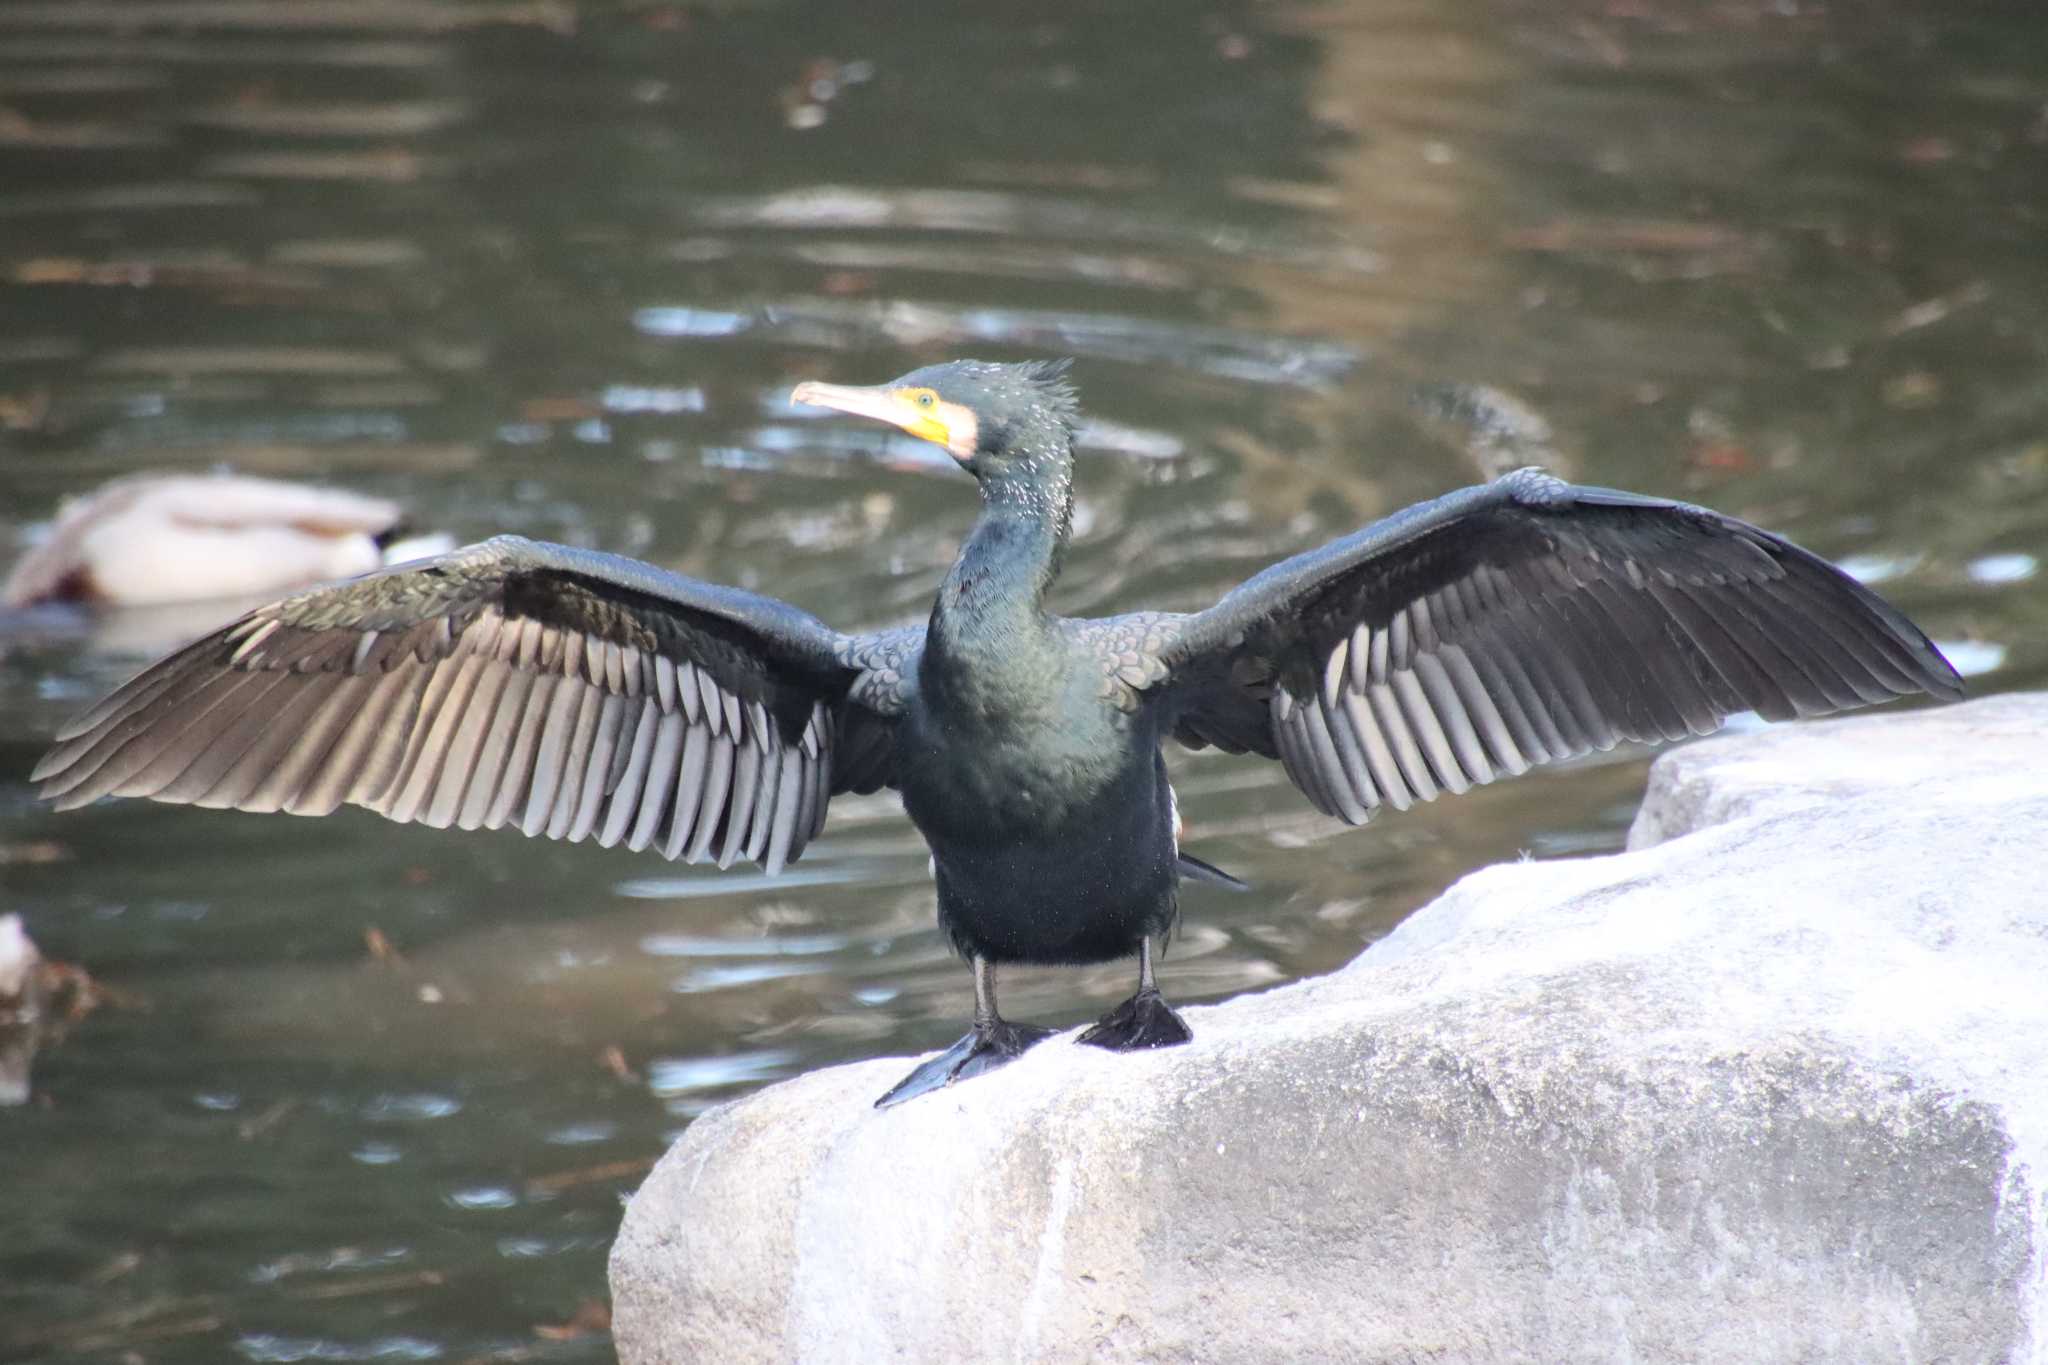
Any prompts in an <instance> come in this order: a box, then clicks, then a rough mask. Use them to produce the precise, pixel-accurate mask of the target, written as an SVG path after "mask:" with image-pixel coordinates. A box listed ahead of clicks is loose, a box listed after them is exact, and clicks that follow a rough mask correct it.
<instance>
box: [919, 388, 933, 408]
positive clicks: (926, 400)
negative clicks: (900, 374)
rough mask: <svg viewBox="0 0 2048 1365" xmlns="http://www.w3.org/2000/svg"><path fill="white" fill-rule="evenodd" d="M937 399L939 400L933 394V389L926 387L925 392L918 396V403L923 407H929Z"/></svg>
mask: <svg viewBox="0 0 2048 1365" xmlns="http://www.w3.org/2000/svg"><path fill="white" fill-rule="evenodd" d="M937 401H938V400H937V399H936V398H934V397H933V396H932V391H931V390H930V389H926V390H925V391H924V392H923V393H921V394H919V395H918V396H917V405H918V406H919V407H921V408H928V407H930V406H931V405H932V404H933V403H935V402H937Z"/></svg>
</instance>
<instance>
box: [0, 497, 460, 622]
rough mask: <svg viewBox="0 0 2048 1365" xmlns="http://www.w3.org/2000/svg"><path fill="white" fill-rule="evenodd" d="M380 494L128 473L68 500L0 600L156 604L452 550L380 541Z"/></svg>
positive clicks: (315, 578)
mask: <svg viewBox="0 0 2048 1365" xmlns="http://www.w3.org/2000/svg"><path fill="white" fill-rule="evenodd" d="M402 516H403V510H402V509H401V508H400V507H399V506H398V504H397V503H395V502H391V501H388V500H387V499H384V498H371V497H365V496H363V495H362V494H360V493H350V492H347V491H344V490H342V489H338V488H318V487H312V486H308V485H304V484H295V483H285V482H283V481H281V480H277V479H252V478H245V477H243V476H241V475H236V474H138V475H135V476H133V477H130V478H125V479H117V480H115V481H114V482H112V483H109V484H106V485H105V486H103V487H101V488H99V489H97V490H95V491H94V492H92V493H89V494H87V495H86V496H84V497H81V498H77V499H75V500H73V501H70V502H67V503H66V504H65V505H64V506H63V507H62V508H61V509H60V510H59V512H58V514H57V520H56V522H55V523H54V524H53V525H52V526H51V527H50V528H49V531H48V532H47V534H46V535H45V536H44V538H43V540H42V542H41V543H40V544H38V545H36V546H35V547H34V548H33V549H31V550H30V551H29V552H28V554H27V555H25V556H24V557H23V558H22V560H21V562H20V563H18V564H16V565H15V566H14V571H13V572H12V573H10V574H9V575H8V576H7V581H6V584H5V585H4V586H0V604H4V605H6V606H10V607H25V606H31V605H34V604H37V603H42V602H83V603H90V604H96V605H103V606H114V607H140V606H161V605H165V604H169V603H174V602H202V601H211V600H215V599H225V598H244V597H249V596H252V595H255V594H271V593H278V592H288V591H290V590H292V589H294V588H302V587H306V586H309V585H311V584H314V583H323V582H326V581H328V580H330V579H336V578H349V577H353V576H354V575H356V574H361V573H367V572H369V571H370V570H371V569H375V568H378V567H379V566H381V565H384V564H389V563H397V562H400V561H402V560H405V559H416V558H419V557H421V556H423V555H428V554H434V553H438V552H440V551H443V550H446V549H450V548H452V541H451V540H450V538H449V537H446V536H420V537H410V538H407V539H403V540H391V539H390V536H391V534H392V532H393V531H394V530H395V529H396V528H397V527H398V525H399V522H400V520H401V518H402Z"/></svg>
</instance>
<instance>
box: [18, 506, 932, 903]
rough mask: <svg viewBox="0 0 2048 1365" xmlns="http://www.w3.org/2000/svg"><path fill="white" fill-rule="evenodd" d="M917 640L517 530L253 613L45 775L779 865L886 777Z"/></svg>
mask: <svg viewBox="0 0 2048 1365" xmlns="http://www.w3.org/2000/svg"><path fill="white" fill-rule="evenodd" d="M917 635H918V639H917V640H916V641H911V640H907V639H904V638H902V636H903V632H884V633H881V634H876V635H865V636H846V635H842V634H840V633H839V632H837V631H834V630H832V629H830V628H829V627H827V626H826V625H824V624H823V623H822V622H820V621H818V620H817V619H816V618H814V617H812V616H810V615H808V614H807V613H804V612H802V611H799V610H797V609H796V608H794V607H791V606H789V605H788V604H786V603H783V602H779V601H776V600H774V599H773V598H768V597H762V596H759V595H756V594H753V593H747V592H742V591H740V590H738V589H733V588H725V587H720V586H717V585H715V584H710V583H703V582H700V581H698V580H696V579H691V578H685V577H682V576H681V575H678V574H671V573H666V572H663V571H662V570H659V569H655V568H653V567H651V566H649V565H646V564H641V563H638V562H636V561H633V560H629V559H623V558H619V557H617V556H612V555H604V554H596V553H592V552H589V551H583V550H575V549H571V548H568V547H566V546H560V545H548V544H543V543H539V542H534V541H528V540H523V539H520V538H518V537H515V536H500V537H498V538H496V539H494V540H490V541H486V542H484V543H482V544H480V545H474V546H470V547H468V548H467V549H463V550H458V551H455V552H454V553H452V554H448V555H442V556H439V557H437V558H434V559H427V560H421V561H419V562H417V563H414V564H408V565H400V566H398V567H396V568H393V569H388V570H385V571H383V572H380V573H375V574H371V575H368V576H366V577H364V578H359V579H354V580H351V581H349V582H345V583H341V584H337V585H334V586H330V587H325V588H317V589H314V590H311V591H308V592H304V593H299V594H297V595H295V596H292V597H287V598H284V599H283V600H281V601H278V602H274V603H271V604H270V605H268V606H264V607H259V608H257V609H256V610H255V611H253V612H250V613H249V614H248V615H246V616H244V617H242V618H241V619H240V620H239V621H236V622H235V623H233V624H232V625H229V626H227V627H224V628H223V629H221V630H218V631H216V632H214V633H213V634H211V635H209V636H207V637H205V638H204V639H201V640H199V641H198V642H196V643H194V644H192V645H188V646H186V647H185V648H184V649H182V650H179V651H178V652H177V653H175V654H172V655H171V656H169V657H168V658H165V659H163V660H160V661H158V662H157V663H155V664H153V665H151V666H150V667H149V668H147V669H144V670H143V671H142V673H141V674H139V675H138V676H136V677H135V678H134V679H133V680H131V681H130V682H128V683H127V684H126V685H125V686H123V687H121V688H120V689H119V690H117V691H116V692H114V693H113V694H112V695H111V696H109V697H107V698H106V699H105V700H103V701H101V702H100V703H99V704H98V705H96V706H94V707H93V708H92V709H91V710H89V711H87V712H86V713H85V714H84V715H82V716H80V717H78V718H77V719H75V720H74V721H72V722H71V723H70V724H69V725H67V726H66V727H65V728H64V729H63V730H62V731H61V732H60V733H59V736H58V740H59V742H58V743H57V745H56V746H55V747H54V748H52V749H51V751H50V752H49V753H48V754H47V755H46V756H45V757H44V758H43V760H42V762H41V763H40V764H38V765H37V767H36V770H35V774H34V776H35V779H36V780H37V781H39V782H40V783H41V784H42V795H43V796H44V797H46V798H50V799H54V800H55V801H56V803H57V804H58V806H59V807H60V808H65V807H71V806H79V805H83V804H85V803H87V802H89V801H92V800H94V799H96V798H98V797H101V796H145V797H150V798H153V799H155V800H159V801H171V802H180V803H189V804H193V805H201V806H212V807H233V808H236V809H240V810H253V811H277V810H283V811H289V812H291V813H293V814H299V815H322V814H325V813H327V812H329V811H331V810H333V809H335V807H337V806H339V805H341V804H343V803H344V802H346V803H349V804H353V805H358V806H364V807H367V808H369V809H371V810H374V811H377V812H378V813H379V814H382V815H384V816H386V817H388V818H390V819H393V820H399V821H416V822H418V823H421V824H427V825H433V826H436V827H445V826H448V825H451V824H453V825H457V826H460V827H461V828H464V829H475V828H479V827H483V828H490V829H495V828H498V827H500V826H502V825H506V824H513V825H516V826H517V827H518V828H519V829H520V830H522V831H523V832H525V833H526V834H529V835H533V834H545V835H547V836H548V837H550V838H567V839H571V840H577V839H583V838H586V837H589V836H592V835H594V836H595V837H596V838H597V841H598V842H599V843H600V844H602V845H604V846H606V847H610V846H612V845H613V844H617V843H621V842H623V843H624V844H625V845H626V846H627V847H629V848H633V849H643V848H648V847H654V848H657V849H658V850H659V851H660V852H661V853H662V855H663V856H665V857H668V858H684V859H687V860H688V861H691V862H696V861H699V860H701V859H705V858H716V859H717V860H718V862H719V865H720V866H726V865H729V864H730V863H731V862H732V861H733V860H734V859H736V858H739V857H742V856H744V857H746V858H749V859H751V860H754V861H757V862H760V863H762V864H764V865H765V866H766V867H767V869H768V870H769V871H770V872H775V871H779V870H780V869H781V868H782V866H783V865H784V864H785V863H786V862H788V861H789V860H791V859H793V858H795V857H796V856H797V855H798V854H799V853H801V852H802V850H803V848H804V845H805V844H806V843H807V842H809V840H810V839H811V838H812V837H813V836H815V835H816V834H817V832H818V830H819V829H821V828H822V827H823V824H824V819H825V807H826V803H827V801H828V800H829V799H830V797H831V796H832V794H833V793H834V792H835V791H843V790H872V789H873V787H874V786H876V785H880V784H881V783H882V782H885V781H887V780H888V778H889V776H890V774H889V772H888V764H889V755H890V752H891V748H892V745H891V740H892V735H893V724H894V714H895V712H896V711H897V710H900V708H901V700H902V693H901V685H900V677H901V675H900V673H892V671H891V670H892V669H898V668H900V667H901V666H903V665H904V663H905V660H906V659H907V658H913V657H914V654H915V648H916V646H917V645H918V644H919V643H921V639H922V632H921V631H919V632H917ZM892 678H894V679H895V681H892ZM842 736H846V737H848V738H850V739H852V740H853V741H854V743H853V744H852V745H851V748H850V752H848V753H847V754H845V755H843V756H842V754H841V752H840V750H841V744H842ZM846 760H851V761H850V762H848V761H846Z"/></svg>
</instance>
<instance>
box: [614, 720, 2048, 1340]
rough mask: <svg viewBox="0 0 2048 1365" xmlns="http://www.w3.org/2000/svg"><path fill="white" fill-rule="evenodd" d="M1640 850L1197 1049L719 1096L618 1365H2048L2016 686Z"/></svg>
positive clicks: (1671, 787) (1514, 878)
mask: <svg viewBox="0 0 2048 1365" xmlns="http://www.w3.org/2000/svg"><path fill="white" fill-rule="evenodd" d="M1681 836H1683V837H1681ZM1366 837H1370V836H1369V835H1368V836H1366ZM1631 846H1632V850H1631V851H1630V852H1628V853H1625V854H1621V855H1617V856H1614V857H1605V858H1588V859H1583V860H1576V861H1560V862H1544V863H1521V864H1515V865H1510V866H1502V867H1491V868H1487V869H1485V870H1483V871H1480V872H1477V873H1474V874H1473V875H1471V876H1469V877H1466V878H1465V879H1464V880H1462V881H1460V882H1459V883H1458V884H1457V885H1455V886H1454V887H1452V888H1451V889H1450V891H1448V892H1447V893H1445V895H1444V896H1442V897H1441V898H1440V899H1438V900H1437V901H1436V902H1435V903H1433V904H1431V905H1430V906H1428V907H1426V908H1425V909H1423V910H1421V911H1419V912H1417V913H1416V914H1415V915H1414V916H1412V917H1411V918H1410V919H1408V920H1407V921H1406V922H1405V923H1404V924H1402V925H1401V927H1400V928H1399V929H1397V930H1396V931H1395V932H1394V933H1393V934H1391V935H1390V936H1388V937H1387V938H1386V939H1385V940H1383V941H1382V942H1380V943H1378V944H1375V945H1374V946H1373V947H1372V948H1371V949H1370V950H1369V951H1367V952H1366V953H1365V954H1364V955H1362V956H1361V957H1360V958H1359V959H1358V960H1357V961H1355V962H1354V963H1352V964H1351V965H1350V966H1349V967H1347V968H1345V969H1344V970H1342V971H1340V972H1337V973H1335V974H1334V975H1332V976H1329V977H1324V978H1321V979H1317V980H1313V981H1307V982H1302V983H1299V984H1296V985H1293V986H1289V987H1285V988H1282V989H1278V990H1274V991H1270V992H1267V993H1265V994H1263V995H1258V996H1253V997H1247V998H1242V999H1238V1000H1233V1001H1230V1002H1228V1003H1226V1004H1223V1005H1219V1006H1215V1007H1213V1008H1205V1009H1191V1010H1189V1011H1187V1015H1188V1019H1189V1022H1190V1023H1191V1024H1192V1025H1193V1027H1194V1030H1195V1041H1194V1043H1192V1044H1191V1045H1189V1046H1187V1047H1184V1048H1178V1049H1173V1050H1170V1051H1165V1052H1159V1053H1152V1054H1147V1055H1133V1056H1111V1055H1107V1054H1104V1053H1101V1052H1098V1051H1096V1050H1094V1049H1090V1048H1082V1047H1076V1046H1074V1045H1073V1044H1072V1041H1071V1038H1067V1039H1059V1040H1054V1041H1052V1042H1049V1043H1047V1044H1045V1045H1043V1046H1041V1047H1040V1048H1038V1049H1036V1050H1035V1051H1033V1052H1032V1053H1030V1054H1029V1055H1028V1056H1026V1057H1025V1058H1024V1059H1023V1060H1022V1061H1020V1062H1018V1063H1017V1064H1015V1065H1014V1066H1012V1067H1010V1068H1008V1069H1007V1070H1006V1071H1004V1072H1001V1073H998V1074H997V1075H994V1076H991V1077H987V1078H984V1079H980V1080H976V1081H973V1082H970V1083H967V1084H964V1085H961V1086H958V1087H955V1088H953V1089H951V1090H947V1091H944V1092H941V1093H940V1094H937V1095H933V1096H929V1097H926V1098H923V1099H919V1100H916V1101H914V1102H912V1103H910V1104H907V1105H904V1106H902V1107H901V1108H898V1109H892V1110H890V1111H887V1112H877V1111H876V1110H874V1109H873V1108H871V1107H870V1105H871V1102H872V1100H873V1099H874V1097H875V1096H876V1095H877V1094H878V1093H880V1092H881V1091H882V1090H883V1089H885V1088H886V1087H887V1086H888V1085H889V1084H890V1083H891V1082H892V1081H894V1080H895V1079H896V1078H897V1077H899V1076H900V1075H901V1074H902V1073H903V1071H904V1069H905V1063H904V1062H903V1061H902V1060H901V1059H889V1060H885V1061H874V1062H867V1063H862V1064H859V1065H855V1066H847V1067H840V1068H837V1069H834V1070H830V1071H824V1072H819V1073H815V1074H812V1075H809V1076H804V1077H801V1078H799V1079H797V1080H793V1081H789V1082H787V1083H784V1084H781V1085H776V1086H772V1087H770V1088H768V1089H767V1090H764V1091H762V1092H760V1093H758V1094H755V1095H753V1096H751V1097H749V1098H747V1099H744V1100H742V1101H739V1102H738V1103H735V1104H731V1105H728V1106H725V1107H723V1108H720V1109H717V1110H714V1111H712V1112H711V1113H709V1114H707V1115H705V1116H704V1117H703V1118H701V1119H700V1120H698V1122H697V1123H696V1124H695V1125H693V1126H692V1127H691V1128H690V1130H689V1131H688V1132H687V1133H686V1134H685V1135H684V1136H683V1138H682V1139H681V1140H680V1141H679V1142H678V1143H677V1144H676V1146H675V1147H674V1149H673V1150H671V1151H670V1152H669V1153H668V1155H667V1156H666V1157H665V1158H664V1159H663V1161H662V1162H661V1164H660V1165H659V1166H658V1167H657V1168H656V1170H655V1171H654V1173H653V1174H652V1175H651V1176H650V1177H649V1178H648V1181H647V1183H646V1185H645V1186H644V1187H643V1188H642V1189H641V1190H640V1192H639V1193H638V1194H637V1195H636V1196H635V1197H634V1199H633V1202H632V1205H631V1207H630V1208H629V1209H628V1210H627V1213H626V1218H625V1224H624V1226H623V1228H622V1229H621V1231H620V1234H619V1240H618V1244H617V1247H616V1248H615V1250H614V1252H613V1255H612V1266H611V1275H612V1291H613V1296H614V1312H615V1329H616V1333H617V1340H618V1346H619V1351H620V1354H621V1356H622V1358H623V1359H624V1360H625V1361H627V1362H629V1365H637V1363H638V1362H652V1361H692V1360H710V1359H716V1360H806V1361H883V1360H913V1361H924V1360H963V1361H965V1360H1015V1361H1034V1362H1035V1361H1082V1360H1092V1361H1140V1360H1142V1361H1263V1360H1274V1361H1279V1360H1286V1361H1421V1360H1429V1361H1468V1360H1546V1361H1548V1360H1556V1361H1562V1360H1572V1361H1693V1360H1700V1361H1760V1360H1773V1361H1791V1360H1802V1361H1804V1360H1813V1361H1823V1360H1825V1361H1834V1360H1853V1361H1934V1360H1941V1361H1952V1362H1963V1361H2032V1362H2041V1361H2048V1199H2044V1192H2043V1190H2044V1184H2048V697H2041V696H2008V697H1999V698H1994V699H1991V700H1988V701H1982V702H1976V703H1973V704H1969V705H1966V706H1959V707H1953V708H1948V709H1945V710H1940V711H1924V712H1917V713H1912V714H1901V715H1889V716H1877V717H1869V718H1861V719H1855V720H1847V721H1840V722H1835V723H1830V724H1826V725H1809V726H1796V727H1778V728H1772V729H1768V730H1765V731H1763V732H1761V733H1756V734H1749V735H1742V736H1736V737H1731V738H1724V739H1719V740H1715V741H1711V742H1708V743H1703V744H1698V745H1694V746H1692V747H1689V748H1686V749H1682V750H1679V751H1677V752H1675V753H1672V754H1670V755H1667V756H1666V757H1664V758H1663V759H1662V760H1660V761H1659V763H1658V764H1657V766H1656V768H1655V769H1654V770H1653V776H1652V779H1651V784H1650V794H1649V797H1648V799H1647V801H1646V802H1645V805H1644V808H1643V812H1642V815H1641V816H1640V818H1639V819H1638V820H1637V822H1636V827H1635V830H1634V833H1633V835H1632V838H1631Z"/></svg>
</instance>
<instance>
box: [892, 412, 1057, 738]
mask: <svg viewBox="0 0 2048 1365" xmlns="http://www.w3.org/2000/svg"><path fill="white" fill-rule="evenodd" d="M1042 423H1043V425H1042V426H1041V427H1040V429H1039V430H1033V431H1025V432H1015V431H1013V432H1012V433H1011V437H1010V440H1009V441H1008V442H1007V443H1006V444H1005V445H1004V447H1003V448H1002V463H1001V467H1000V468H998V469H990V470H988V471H987V472H985V473H984V474H983V475H982V476H981V504H982V505H981V515H980V516H979V517H978V518H976V519H975V523H974V529H973V530H972V531H970V532H969V533H968V536H967V541H966V543H965V544H964V545H962V546H961V547H960V556H959V558H957V559H956V560H954V561H953V567H952V570H951V571H950V572H949V573H947V575H946V581H945V583H944V585H943V586H942V587H941V588H940V589H939V597H938V601H937V602H936V603H935V604H933V607H932V617H931V633H930V638H929V646H930V648H929V650H928V655H927V657H928V659H929V660H930V661H931V662H933V663H934V664H938V665H941V666H942V667H943V671H945V672H948V673H957V674H959V675H960V676H959V677H958V678H957V680H956V681H957V682H958V683H959V684H960V685H961V686H963V687H964V686H967V685H968V684H969V682H970V681H972V682H973V685H974V687H975V688H977V689H979V688H981V687H984V686H999V679H998V676H997V675H999V674H1002V673H1004V672H1006V671H1010V670H1016V671H1018V672H1019V673H1020V675H1021V672H1022V670H1023V669H1024V668H1025V667H1026V666H1027V663H1028V661H1029V660H1030V659H1031V657H1032V656H1034V655H1036V654H1039V653H1048V654H1049V653H1050V652H1051V650H1052V648H1053V645H1052V641H1051V626H1050V622H1049V621H1048V619H1047V617H1046V614H1045V605H1044V604H1045V594H1046V590H1047V589H1048V588H1050V587H1051V586H1052V583H1053V580H1054V579H1055V578H1057V577H1058V575H1059V567H1060V559H1061V556H1062V554H1063V552H1064V551H1065V549H1066V543H1067V536H1068V534H1069V533H1070V532H1071V531H1072V529H1073V521H1074V487H1073V485H1074V453H1073V444H1072V440H1071V438H1070V437H1069V435H1068V434H1067V430H1066V426H1065V423H1063V422H1060V421H1059V420H1058V419H1057V418H1056V417H1053V416H1051V415H1050V414H1047V415H1044V416H1043V418H1042ZM1038 425H1039V424H1038V423H1034V426H1038ZM956 664H957V665H960V666H961V667H959V668H953V667H950V665H956ZM1016 700H1017V699H1014V698H1013V699H1011V701H1012V702H1013V703H1014V702H1015V701H1016Z"/></svg>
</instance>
